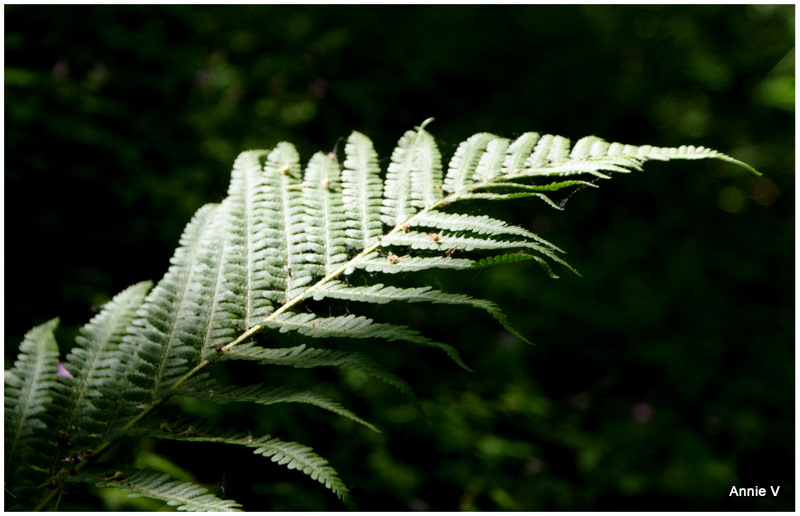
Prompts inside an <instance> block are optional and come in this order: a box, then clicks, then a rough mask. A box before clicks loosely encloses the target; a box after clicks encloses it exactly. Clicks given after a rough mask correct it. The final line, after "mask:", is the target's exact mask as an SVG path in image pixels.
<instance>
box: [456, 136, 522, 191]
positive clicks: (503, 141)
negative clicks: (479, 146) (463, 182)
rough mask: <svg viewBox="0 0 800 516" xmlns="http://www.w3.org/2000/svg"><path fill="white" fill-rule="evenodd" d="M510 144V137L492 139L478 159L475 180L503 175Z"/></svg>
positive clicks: (479, 180)
mask: <svg viewBox="0 0 800 516" xmlns="http://www.w3.org/2000/svg"><path fill="white" fill-rule="evenodd" d="M509 145H511V140H509V139H508V138H495V139H494V140H492V141H490V142H489V143H488V144H487V145H486V152H484V153H483V155H482V156H481V157H480V160H479V161H478V166H477V168H476V169H475V174H474V175H473V181H475V182H483V181H489V180H490V179H494V178H495V177H497V176H500V175H502V174H503V164H504V162H505V159H506V153H507V151H508V146H509ZM454 191H455V190H454Z"/></svg>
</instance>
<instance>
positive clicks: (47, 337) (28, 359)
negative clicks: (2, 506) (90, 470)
mask: <svg viewBox="0 0 800 516" xmlns="http://www.w3.org/2000/svg"><path fill="white" fill-rule="evenodd" d="M58 323H59V320H58V319H57V318H56V319H51V320H50V321H48V322H46V323H44V324H42V325H40V326H37V327H35V328H33V329H32V330H31V331H29V332H28V333H27V334H26V335H25V338H24V340H23V341H22V344H21V345H20V347H19V355H18V356H17V360H16V361H15V362H14V366H13V367H12V368H11V369H7V370H6V371H5V375H4V377H5V381H4V387H5V388H4V398H5V418H4V434H5V479H6V489H7V490H8V491H9V492H10V493H11V494H12V495H13V496H16V497H18V498H19V497H24V496H26V495H28V494H29V492H30V490H31V488H32V487H33V486H35V484H36V483H37V482H38V481H40V480H41V479H42V478H43V477H44V476H46V475H42V472H43V471H46V469H45V468H47V466H48V465H49V464H48V463H49V459H50V456H51V453H52V452H53V448H54V443H55V441H56V439H55V434H56V431H55V428H54V421H55V420H56V419H57V418H58V417H59V416H60V411H61V406H59V405H56V404H54V403H53V397H54V394H55V392H56V391H58V390H59V387H60V385H59V381H58V377H56V373H57V372H58V366H57V363H58V345H57V344H56V339H55V336H54V335H53V332H54V331H55V329H56V327H57V326H58Z"/></svg>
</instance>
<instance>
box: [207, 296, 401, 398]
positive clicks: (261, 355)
mask: <svg viewBox="0 0 800 516" xmlns="http://www.w3.org/2000/svg"><path fill="white" fill-rule="evenodd" d="M331 297H333V296H331ZM220 358H221V359H222V360H254V361H257V362H258V363H260V364H263V365H280V366H287V367H295V368H299V369H310V368H313V367H339V368H342V369H353V370H356V371H361V372H363V373H366V374H368V375H370V376H372V377H374V378H377V379H378V380H382V381H384V382H386V383H387V384H389V385H391V386H393V387H395V388H397V389H398V390H400V391H401V392H402V393H403V394H405V395H406V397H408V398H409V399H410V400H412V402H414V404H415V405H416V404H417V400H416V396H415V395H414V391H413V390H412V389H411V386H409V385H408V384H407V383H406V382H405V381H403V380H401V379H400V378H398V377H397V376H395V375H393V374H392V373H390V372H388V371H386V370H384V369H383V368H382V367H380V366H378V365H377V364H376V363H375V362H373V361H372V360H370V359H369V358H367V357H366V356H364V355H363V354H361V353H352V352H348V351H336V350H331V349H317V348H307V347H306V345H305V344H300V345H299V346H295V347H293V348H264V347H261V346H257V345H255V344H252V343H248V344H242V345H240V346H236V347H235V348H232V349H231V350H229V351H227V352H226V353H224V354H223V355H221V356H220Z"/></svg>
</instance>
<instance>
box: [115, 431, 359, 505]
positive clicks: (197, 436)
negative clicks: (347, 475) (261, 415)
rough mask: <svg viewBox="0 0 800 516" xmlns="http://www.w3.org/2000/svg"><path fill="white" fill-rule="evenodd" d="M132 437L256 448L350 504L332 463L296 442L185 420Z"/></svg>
mask: <svg viewBox="0 0 800 516" xmlns="http://www.w3.org/2000/svg"><path fill="white" fill-rule="evenodd" d="M128 435H133V436H142V435H146V436H149V437H155V438H158V439H170V440H176V441H186V442H208V443H220V444H229V445H234V446H244V447H247V448H252V449H253V453H255V454H256V455H261V456H263V457H267V458H269V459H270V460H271V461H272V462H274V463H276V464H278V465H281V466H285V467H286V468H287V469H296V470H298V471H300V472H301V473H303V474H305V475H308V476H309V477H311V479H312V480H316V481H317V482H319V483H320V484H322V485H324V486H325V487H326V488H328V489H330V490H331V491H332V492H333V493H334V494H336V496H338V497H339V498H340V499H341V500H342V501H345V502H348V501H349V490H348V488H347V486H346V485H345V484H344V482H342V480H341V479H340V478H339V475H338V473H337V472H336V470H334V469H333V468H332V467H331V466H329V465H328V461H327V460H325V459H323V458H322V457H320V456H319V455H317V454H316V453H314V450H313V448H310V447H308V446H305V445H303V444H300V443H296V442H288V441H283V440H281V439H278V438H277V437H272V436H269V435H264V436H253V435H252V434H250V433H241V432H226V433H223V434H219V432H218V431H215V429H214V428H213V427H212V426H211V425H209V424H203V423H193V422H192V421H188V420H182V421H177V422H175V423H171V424H167V423H162V424H160V425H159V427H157V428H155V427H147V428H139V429H136V430H134V431H131V432H129V434H128Z"/></svg>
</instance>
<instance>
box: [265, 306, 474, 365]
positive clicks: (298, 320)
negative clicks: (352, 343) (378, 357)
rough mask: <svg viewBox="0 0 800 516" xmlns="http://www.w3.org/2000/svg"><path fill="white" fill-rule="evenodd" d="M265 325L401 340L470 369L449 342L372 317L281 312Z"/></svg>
mask: <svg viewBox="0 0 800 516" xmlns="http://www.w3.org/2000/svg"><path fill="white" fill-rule="evenodd" d="M263 324H264V326H266V327H268V328H275V329H278V330H280V331H281V333H284V332H287V331H296V332H298V333H300V334H301V335H306V336H308V337H324V338H327V337H344V338H351V339H380V340H386V341H388V342H392V341H397V340H400V341H404V342H409V343H411V344H417V345H420V346H427V347H432V348H438V349H441V350H442V351H444V352H445V353H447V355H448V356H449V357H450V358H452V359H453V360H454V361H455V362H456V363H457V364H458V365H460V366H461V367H463V368H464V369H467V370H469V367H467V365H466V364H465V363H464V362H463V361H462V360H461V357H460V356H459V354H458V351H457V350H456V349H455V348H454V347H453V346H450V345H448V344H442V343H441V342H434V341H432V340H430V339H428V338H427V337H424V336H422V335H420V334H419V332H417V331H415V330H412V329H410V328H408V327H406V326H397V325H394V324H385V323H376V322H374V321H373V320H372V319H370V318H368V317H363V316H355V315H353V314H350V315H344V316H340V317H317V316H315V315H314V314H310V313H303V314H289V313H286V314H281V315H280V316H279V317H277V318H276V319H273V320H270V321H264V323H263Z"/></svg>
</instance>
